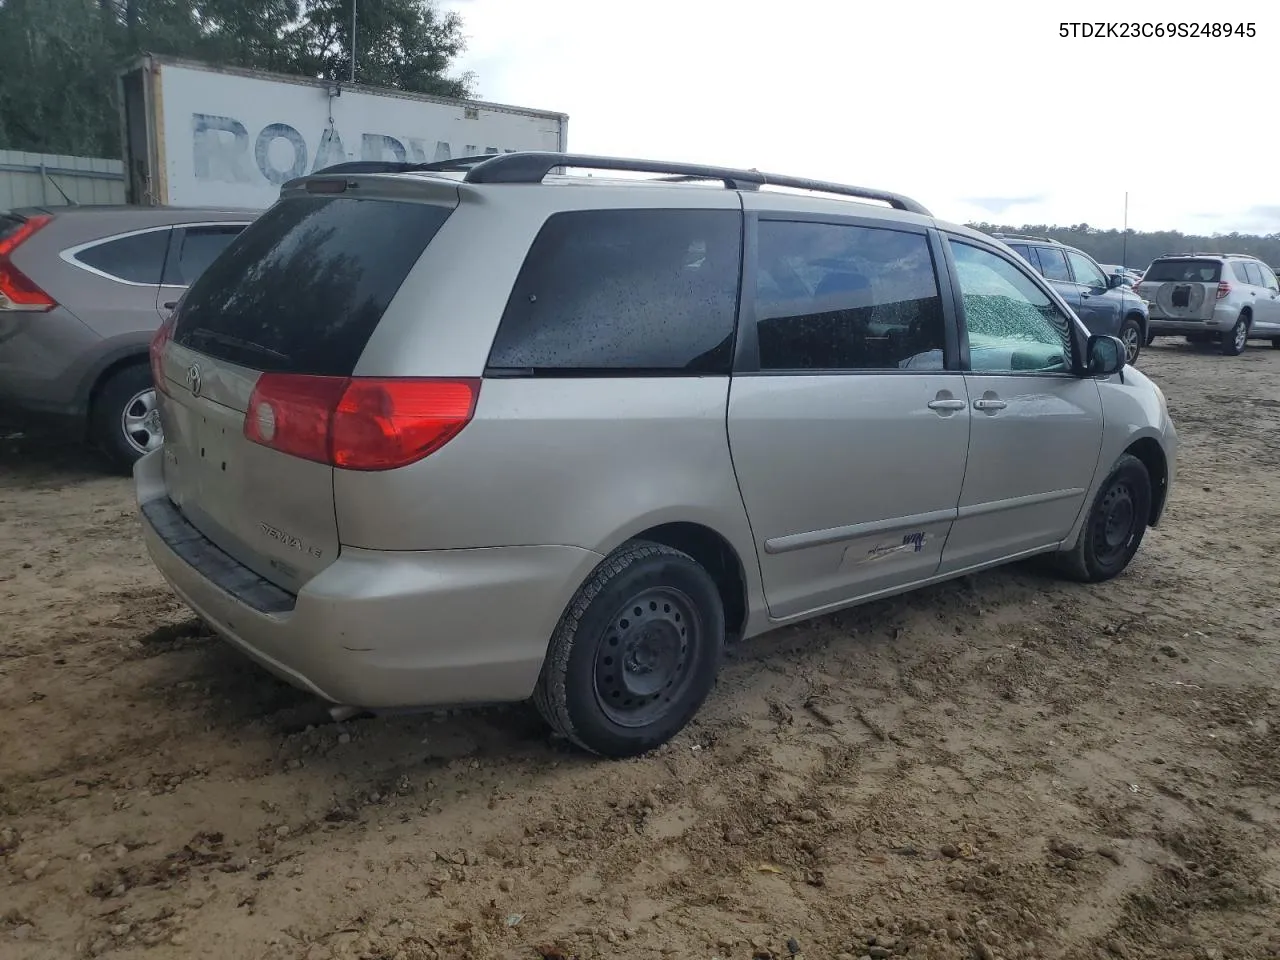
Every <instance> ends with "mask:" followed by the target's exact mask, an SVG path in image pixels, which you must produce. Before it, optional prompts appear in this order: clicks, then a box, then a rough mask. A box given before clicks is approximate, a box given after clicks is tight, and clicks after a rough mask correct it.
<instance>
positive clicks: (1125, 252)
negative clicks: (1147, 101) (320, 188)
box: [352, 0, 1129, 270]
mask: <svg viewBox="0 0 1280 960" xmlns="http://www.w3.org/2000/svg"><path fill="white" fill-rule="evenodd" d="M352 2H353V3H354V2H355V0H352ZM1120 266H1122V267H1124V268H1125V269H1126V270H1128V269H1129V191H1128V190H1126V191H1125V192H1124V233H1122V234H1121V235H1120Z"/></svg>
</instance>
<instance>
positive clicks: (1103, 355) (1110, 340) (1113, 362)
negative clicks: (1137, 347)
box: [1089, 334, 1126, 377]
mask: <svg viewBox="0 0 1280 960" xmlns="http://www.w3.org/2000/svg"><path fill="white" fill-rule="evenodd" d="M1125 357H1126V353H1125V348H1124V341H1123V340H1121V339H1120V338H1119V337H1104V336H1099V335H1096V334H1095V335H1094V336H1091V337H1090V338H1089V376H1091V377H1109V376H1112V375H1113V374H1117V373H1119V372H1120V371H1121V370H1123V369H1124V365H1125Z"/></svg>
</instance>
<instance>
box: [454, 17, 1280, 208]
mask: <svg viewBox="0 0 1280 960" xmlns="http://www.w3.org/2000/svg"><path fill="white" fill-rule="evenodd" d="M440 2H441V5H442V6H443V7H445V8H446V9H456V10H458V11H459V12H460V13H461V14H462V16H463V17H464V18H465V22H466V33H467V35H468V36H469V38H470V48H469V50H468V51H467V53H466V54H465V55H464V57H463V60H462V62H461V64H460V67H461V69H465V70H473V71H474V72H475V74H476V77H477V89H478V93H479V95H480V98H481V99H484V100H491V101H497V102H501V103H511V104H518V105H520V106H529V107H538V108H544V109H548V110H558V111H562V112H564V113H567V114H568V115H569V146H570V149H572V150H574V151H581V152H588V153H606V154H625V155H629V156H638V157H644V158H646V159H670V160H690V161H701V162H705V163H720V164H725V165H732V166H741V167H757V168H759V169H761V170H768V171H774V172H778V173H790V174H794V175H800V176H810V177H817V178H822V179H832V180H841V181H844V182H846V183H854V184H858V185H860V186H868V187H881V188H884V189H890V190H897V191H899V192H902V193H906V194H908V195H910V196H913V197H915V198H916V199H917V200H919V201H921V202H922V203H923V204H925V206H927V207H929V208H930V209H931V210H932V211H933V212H934V213H935V214H936V215H937V216H940V217H943V218H944V219H948V220H953V221H961V222H963V221H968V220H986V221H991V222H1001V223H1014V224H1022V223H1057V224H1063V225H1066V224H1074V223H1081V222H1084V223H1089V224H1091V225H1093V226H1099V227H1120V226H1121V224H1122V222H1123V217H1124V194H1125V191H1126V190H1127V191H1129V226H1130V227H1132V228H1134V229H1138V230H1158V229H1178V230H1183V231H1185V232H1188V233H1199V232H1204V233H1211V232H1214V231H1221V232H1224V233H1225V232H1230V231H1232V230H1239V231H1241V232H1248V233H1255V232H1257V233H1274V232H1277V231H1280V173H1278V170H1280V91H1278V88H1277V86H1276V84H1275V76H1276V73H1275V70H1276V67H1275V64H1276V61H1277V58H1278V55H1280V4H1277V3H1275V0H1230V2H1228V3H1223V4H1217V3H1215V4H1210V5H1206V4H1204V3H1190V2H1180V0H1157V2H1152V0H1147V2H1138V0H1129V2H1126V3H1114V2H1112V3H1065V2H1058V3H1046V2H1038V3H1027V2H1017V0H1015V2H1001V0H965V2H959V3H955V2H953V3H948V2H945V0H932V2H928V0H926V2H920V0H882V2H871V0H826V2H824V0H780V2H767V0H761V2H760V4H759V6H758V8H755V9H758V10H759V13H758V14H756V15H752V13H751V11H752V9H753V7H752V6H751V5H750V4H748V3H744V2H741V0H738V2H729V0H645V2H643V3H639V4H632V3H622V2H620V0H549V2H541V0H440ZM1272 8H1273V9H1274V12H1272ZM1121 10H1124V11H1125V13H1123V14H1121V12H1120V11H1121ZM1208 10H1212V11H1213V14H1212V16H1213V18H1214V19H1215V20H1217V21H1219V22H1224V21H1231V22H1242V23H1248V22H1250V21H1252V22H1254V23H1255V24H1256V33H1257V35H1256V36H1255V37H1253V38H1231V39H1213V38H1207V39H1190V38H1188V39H1168V38H1165V39H1159V38H1150V39H1148V38H1139V39H1103V40H1098V39H1063V38H1061V37H1060V36H1059V22H1060V21H1062V20H1064V19H1065V20H1075V21H1087V20H1095V21H1096V20H1112V21H1114V20H1117V19H1126V20H1130V21H1136V22H1138V23H1142V22H1151V21H1159V22H1162V23H1170V22H1175V23H1176V22H1193V21H1194V22H1203V20H1204V19H1205V17H1206V16H1207V15H1208V14H1207V13H1206V11H1208Z"/></svg>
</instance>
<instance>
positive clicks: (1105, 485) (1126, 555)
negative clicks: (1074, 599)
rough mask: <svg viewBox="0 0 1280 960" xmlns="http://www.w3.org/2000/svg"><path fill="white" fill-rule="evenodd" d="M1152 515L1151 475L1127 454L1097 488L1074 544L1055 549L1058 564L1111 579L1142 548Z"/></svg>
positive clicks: (1080, 575)
mask: <svg viewBox="0 0 1280 960" xmlns="http://www.w3.org/2000/svg"><path fill="white" fill-rule="evenodd" d="M1150 517H1151V477H1150V475H1149V474H1148V473H1147V468H1146V466H1144V465H1143V463H1142V461H1141V460H1139V459H1138V458H1137V457H1134V456H1131V455H1130V454H1125V455H1123V456H1122V457H1120V459H1119V460H1118V461H1116V465H1115V467H1113V468H1112V470H1111V473H1110V474H1108V475H1107V478H1106V479H1105V480H1104V481H1103V482H1102V485H1101V486H1100V487H1099V488H1098V493H1097V495H1096V496H1095V497H1094V500H1093V505H1092V506H1091V507H1090V509H1089V513H1088V515H1087V516H1086V517H1085V521H1084V525H1083V527H1082V528H1081V530H1080V535H1079V537H1078V538H1077V540H1076V543H1075V546H1074V547H1072V549H1071V550H1069V551H1067V552H1065V553H1060V554H1058V555H1057V561H1058V566H1059V569H1060V570H1061V571H1062V572H1063V573H1064V574H1066V575H1067V576H1069V577H1071V578H1072V579H1074V580H1081V581H1084V582H1087V583H1100V582H1101V581H1103V580H1110V579H1111V578H1112V577H1114V576H1116V575H1118V574H1120V573H1121V572H1122V571H1123V570H1124V569H1125V567H1127V566H1128V565H1129V562H1130V561H1131V560H1132V559H1133V557H1134V554H1136V553H1137V552H1138V547H1140V546H1141V545H1142V538H1143V535H1144V534H1145V533H1146V532H1147V524H1148V521H1149V520H1150Z"/></svg>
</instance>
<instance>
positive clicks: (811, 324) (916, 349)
mask: <svg viewBox="0 0 1280 960" xmlns="http://www.w3.org/2000/svg"><path fill="white" fill-rule="evenodd" d="M757 274H758V279H757V291H756V336H757V340H758V342H759V349H760V369H761V370H779V371H780V370H869V371H870V370H907V369H910V370H941V369H942V368H943V366H944V352H943V344H944V342H945V333H944V330H945V325H944V320H943V315H942V298H941V297H940V296H939V294H938V281H937V277H936V275H935V273H934V265H933V256H932V254H931V253H930V251H929V242H928V240H927V239H926V238H925V237H924V235H923V234H919V233H908V232H906V231H901V230H887V229H880V228H877V227H862V226H850V225H847V224H835V223H802V222H795V221H770V220H766V221H762V222H761V224H760V242H759V270H758V271H757Z"/></svg>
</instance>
